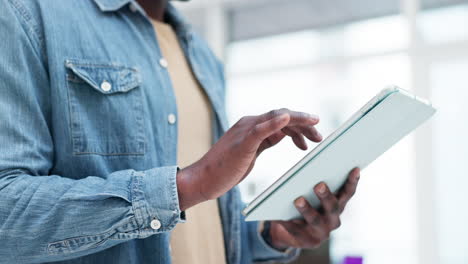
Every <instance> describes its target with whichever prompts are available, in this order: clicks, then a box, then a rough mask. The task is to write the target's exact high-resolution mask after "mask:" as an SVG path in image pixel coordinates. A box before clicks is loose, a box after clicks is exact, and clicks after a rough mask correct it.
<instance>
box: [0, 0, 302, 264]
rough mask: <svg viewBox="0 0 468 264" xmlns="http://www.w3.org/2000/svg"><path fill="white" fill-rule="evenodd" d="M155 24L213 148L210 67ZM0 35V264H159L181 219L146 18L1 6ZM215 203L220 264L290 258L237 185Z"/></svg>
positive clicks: (107, 0) (164, 98) (218, 130)
mask: <svg viewBox="0 0 468 264" xmlns="http://www.w3.org/2000/svg"><path fill="white" fill-rule="evenodd" d="M130 5H133V7H135V8H133V7H132V8H130ZM166 20H167V21H168V23H170V24H172V26H173V27H174V29H175V31H176V32H177V35H178V37H179V40H180V42H181V45H182V47H183V49H184V52H185V54H186V57H187V59H188V60H189V62H190V65H191V66H192V69H193V72H194V73H195V75H196V77H197V79H198V81H199V82H200V84H201V85H202V87H203V88H204V89H205V91H206V93H207V95H208V97H209V99H210V102H211V104H212V107H213V110H214V113H215V115H216V116H215V118H214V124H213V129H214V130H215V135H216V136H215V138H214V139H213V140H214V141H216V140H217V139H218V138H219V137H220V136H221V135H222V134H223V132H224V131H226V130H227V129H228V125H227V120H226V114H225V108H224V106H225V102H224V97H225V88H224V87H225V83H224V76H223V69H222V65H221V64H220V62H219V61H218V60H217V59H216V58H215V57H214V55H213V54H212V52H211V51H210V49H209V47H208V46H207V44H206V43H205V42H204V41H203V40H202V39H201V38H200V37H199V36H198V35H197V34H196V33H194V32H193V30H192V29H191V28H190V26H189V25H187V23H186V22H184V19H183V18H182V17H181V16H180V15H179V14H178V13H177V11H176V10H175V9H174V8H173V7H172V6H169V8H168V11H167V13H166ZM0 36H1V40H0V92H1V96H0V245H1V246H0V262H1V263H47V262H60V263H117V264H118V263H122V264H123V263H125V264H128V263H170V262H171V258H170V249H169V236H170V231H171V230H172V229H173V228H174V227H175V226H176V225H177V224H183V223H182V222H184V221H185V220H184V219H183V217H181V211H180V208H179V202H178V194H177V186H176V172H177V160H176V156H177V155H176V154H177V153H176V150H177V122H176V123H175V124H174V123H173V122H168V116H169V115H171V114H173V115H175V116H176V117H177V107H176V100H175V98H174V93H173V90H172V86H171V80H170V78H169V75H168V72H167V70H166V69H165V68H164V67H162V66H161V65H160V64H159V59H160V58H161V52H160V50H159V46H158V42H157V36H156V35H155V32H154V30H153V27H152V25H151V22H150V20H149V19H148V17H147V15H146V14H145V12H144V10H143V9H142V8H141V7H140V6H139V5H138V4H137V3H136V2H134V1H132V0H0ZM194 118H196V117H194ZM219 202H220V212H221V217H222V223H223V232H224V238H225V248H226V256H227V262H228V263H230V264H241V263H252V262H263V261H270V260H287V259H291V258H292V257H294V255H295V254H297V251H295V252H292V253H291V252H290V253H287V254H286V253H282V252H278V251H276V250H274V249H273V248H271V247H269V246H268V245H267V244H266V243H265V241H264V240H263V239H262V237H261V236H260V234H259V232H258V223H256V222H245V221H244V219H243V217H242V215H241V213H240V212H241V210H242V208H243V206H244V205H243V204H242V202H241V199H240V193H239V191H238V189H237V188H234V189H233V190H231V191H230V192H228V193H227V194H225V195H224V196H222V197H221V198H219ZM154 220H158V221H159V222H160V224H161V226H160V228H157V229H153V228H152V227H151V226H152V225H151V223H152V221H154ZM186 221H190V219H187V220H186ZM153 227H154V225H153Z"/></svg>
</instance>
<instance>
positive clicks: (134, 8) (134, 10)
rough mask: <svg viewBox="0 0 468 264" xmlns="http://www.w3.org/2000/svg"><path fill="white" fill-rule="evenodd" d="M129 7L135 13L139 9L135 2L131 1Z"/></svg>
mask: <svg viewBox="0 0 468 264" xmlns="http://www.w3.org/2000/svg"><path fill="white" fill-rule="evenodd" d="M129 8H130V11H132V12H133V13H135V12H136V11H138V10H137V8H136V6H135V4H134V3H130V6H129Z"/></svg>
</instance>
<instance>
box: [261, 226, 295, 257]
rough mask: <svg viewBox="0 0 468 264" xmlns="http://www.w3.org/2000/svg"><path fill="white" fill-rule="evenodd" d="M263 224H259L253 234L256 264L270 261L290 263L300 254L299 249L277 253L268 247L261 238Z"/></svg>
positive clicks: (277, 251)
mask: <svg viewBox="0 0 468 264" xmlns="http://www.w3.org/2000/svg"><path fill="white" fill-rule="evenodd" d="M263 225H264V222H259V223H258V225H257V229H256V230H255V231H254V232H255V238H254V239H255V240H256V241H255V242H254V243H253V245H254V252H255V253H254V255H255V260H256V263H258V262H268V261H272V260H276V261H281V262H290V261H293V260H294V259H296V258H297V257H298V256H299V253H300V252H301V250H300V249H295V248H289V249H287V250H285V251H279V250H277V249H275V248H273V247H272V246H270V245H269V244H268V243H267V242H266V241H265V239H264V238H263V236H262V231H263Z"/></svg>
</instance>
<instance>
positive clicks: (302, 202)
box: [296, 198, 305, 208]
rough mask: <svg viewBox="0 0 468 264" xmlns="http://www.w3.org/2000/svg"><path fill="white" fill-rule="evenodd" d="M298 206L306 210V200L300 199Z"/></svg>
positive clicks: (297, 202)
mask: <svg viewBox="0 0 468 264" xmlns="http://www.w3.org/2000/svg"><path fill="white" fill-rule="evenodd" d="M296 206H297V207H299V208H304V206H305V199H304V198H299V199H297V201H296Z"/></svg>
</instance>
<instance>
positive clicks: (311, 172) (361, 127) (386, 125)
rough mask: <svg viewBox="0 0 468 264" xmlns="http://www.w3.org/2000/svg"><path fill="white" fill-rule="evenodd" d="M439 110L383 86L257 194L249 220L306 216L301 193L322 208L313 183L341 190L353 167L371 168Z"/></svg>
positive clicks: (332, 190)
mask: <svg viewBox="0 0 468 264" xmlns="http://www.w3.org/2000/svg"><path fill="white" fill-rule="evenodd" d="M435 111H436V110H435V109H434V108H433V107H432V106H431V104H430V103H429V102H427V101H425V100H422V99H420V98H418V97H416V96H414V95H411V94H410V93H408V92H406V91H404V90H402V89H400V88H397V87H392V88H388V89H385V90H383V91H382V92H381V93H379V94H378V95H377V96H375V97H374V98H373V99H372V100H371V101H370V102H369V103H367V104H366V105H365V106H364V107H363V108H361V109H360V110H359V111H358V112H357V113H356V114H355V115H353V116H352V117H351V118H350V120H348V121H347V122H346V123H345V124H344V125H343V126H342V127H340V128H339V129H338V130H337V131H335V132H334V133H333V134H332V135H331V136H329V137H328V138H327V139H325V140H324V141H323V142H322V143H321V144H320V145H318V146H317V147H316V148H315V149H313V150H312V151H311V152H310V153H309V154H307V155H306V156H305V157H304V158H303V159H302V160H301V161H299V162H298V163H297V164H296V165H295V166H293V167H292V168H291V169H290V170H289V171H287V172H286V173H285V174H284V175H283V176H282V177H281V178H279V179H278V180H277V181H276V182H275V183H273V184H272V185H271V186H270V187H269V188H267V189H266V190H265V191H264V192H263V193H262V194H260V195H259V196H258V197H257V198H255V199H254V200H253V201H252V202H251V203H250V204H249V205H248V206H247V207H246V208H245V209H244V211H243V213H244V215H245V216H246V220H247V221H256V220H292V219H297V218H301V214H300V212H299V211H298V210H297V209H296V207H294V204H293V203H294V201H295V200H296V199H297V198H298V197H301V196H302V197H305V198H306V199H307V201H308V202H309V203H310V204H311V205H312V206H313V207H316V208H317V207H319V206H320V202H319V199H318V197H317V196H316V195H315V194H314V193H312V192H311V190H312V189H313V188H314V186H316V185H317V184H318V183H320V182H325V183H326V184H327V186H328V187H329V188H330V191H331V192H333V193H334V192H336V191H338V190H339V189H340V188H341V187H342V186H343V184H344V183H345V182H346V179H347V178H348V174H349V173H350V171H351V170H352V169H353V168H361V169H364V168H365V167H367V165H369V164H370V163H371V162H372V161H374V160H375V159H377V158H378V157H379V156H380V155H382V154H383V153H384V152H386V151H387V150H388V149H389V148H391V147H392V146H393V145H394V144H396V143H397V142H398V141H400V140H401V139H402V138H403V137H405V136H406V135H407V134H409V133H410V132H411V131H413V130H414V129H416V128H417V127H418V126H419V125H420V124H422V123H423V122H424V121H426V120H427V119H429V118H430V117H431V116H432V115H433V114H434V113H435Z"/></svg>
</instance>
